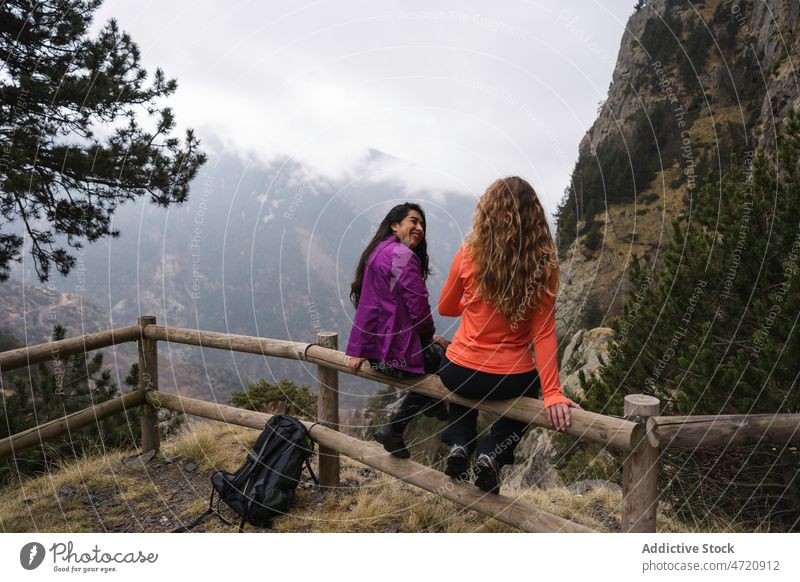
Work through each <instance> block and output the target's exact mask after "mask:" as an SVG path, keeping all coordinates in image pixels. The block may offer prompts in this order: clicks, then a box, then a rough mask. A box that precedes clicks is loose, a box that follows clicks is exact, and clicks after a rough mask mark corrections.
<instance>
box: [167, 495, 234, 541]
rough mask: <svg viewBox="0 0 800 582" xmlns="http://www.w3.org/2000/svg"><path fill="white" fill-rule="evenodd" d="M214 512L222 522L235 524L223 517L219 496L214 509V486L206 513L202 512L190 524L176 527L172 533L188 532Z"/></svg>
mask: <svg viewBox="0 0 800 582" xmlns="http://www.w3.org/2000/svg"><path fill="white" fill-rule="evenodd" d="M212 513H213V514H215V515H216V516H217V517H218V518H219V520H220V521H221V522H222V523H225V524H227V525H233V524H232V523H231V522H229V521H228V520H227V519H225V518H224V517H222V514H221V513H220V512H219V498H217V508H216V509H214V488H213V487H212V488H211V498H210V499H209V500H208V509H206V511H205V513H201V514H200V515H198V516H197V517H196V518H195V520H194V521H193V522H192V523H190V524H188V525H182V526H180V527H177V528H175V529H174V530H172V533H186V532H188V531H191V530H193V529H194V528H196V527H197V526H198V525H200V524H201V523H202V522H203V520H205V518H207V517H208V516H209V515H211V514H212Z"/></svg>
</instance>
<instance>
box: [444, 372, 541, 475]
mask: <svg viewBox="0 0 800 582" xmlns="http://www.w3.org/2000/svg"><path fill="white" fill-rule="evenodd" d="M439 377H440V378H441V379H442V383H443V384H444V385H445V387H446V388H447V389H448V390H450V391H451V392H454V393H455V394H458V395H459V396H463V397H464V398H469V399H472V400H508V399H511V398H518V397H520V396H530V397H531V398H537V397H538V396H539V390H540V388H541V381H540V380H539V373H538V372H537V371H536V370H533V371H531V372H523V373H522V374H489V373H487V372H479V371H477V370H472V369H470V368H465V367H463V366H459V365H458V364H454V363H453V362H451V361H450V360H448V359H447V358H446V357H445V358H444V359H442V365H441V367H440V368H439ZM449 409H450V413H449V414H450V424H449V425H448V427H447V429H445V431H444V433H442V441H443V442H444V443H446V444H448V445H462V446H465V447H467V449H469V450H470V451H473V450H474V451H475V452H476V453H477V454H478V455H480V454H481V453H485V454H487V455H489V456H490V457H492V458H493V459H495V460H496V462H497V463H498V465H499V466H502V465H510V464H512V463H513V462H514V449H515V448H516V447H517V444H519V441H520V440H521V439H522V436H523V435H524V434H525V430H526V429H527V428H528V424H527V423H525V422H521V421H519V420H513V419H510V418H506V417H504V416H501V417H500V418H498V419H497V420H496V421H495V423H494V424H493V425H492V430H491V433H490V434H489V435H488V436H486V437H484V438H482V439H481V440H480V441H478V442H476V441H477V438H478V433H477V428H476V424H477V420H478V411H477V410H476V409H474V408H467V407H466V406H460V405H458V404H453V403H452V402H451V403H450V405H449Z"/></svg>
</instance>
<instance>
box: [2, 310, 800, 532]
mask: <svg viewBox="0 0 800 582" xmlns="http://www.w3.org/2000/svg"><path fill="white" fill-rule="evenodd" d="M316 339H317V341H316V342H315V343H301V342H291V341H283V340H274V339H268V338H259V337H253V336H244V335H236V334H228V333H218V332H211V331H202V330H193V329H185V328H178V327H171V326H160V325H156V320H155V318H154V317H151V316H146V317H141V318H139V323H138V324H137V325H132V326H127V327H122V328H117V329H112V330H108V331H103V332H99V333H93V334H88V335H84V336H81V337H77V338H70V339H65V340H60V341H56V342H49V343H46V344H39V345H36V346H29V347H25V348H20V349H16V350H10V351H7V352H3V353H0V373H2V372H9V371H11V370H14V369H17V368H21V367H26V366H30V365H32V364H35V363H39V362H45V361H48V360H58V359H60V358H62V357H66V356H68V355H73V354H77V353H82V352H88V351H92V350H97V349H101V348H105V347H108V346H112V345H116V344H120V343H124V342H130V341H136V342H137V343H138V347H139V385H138V389H137V390H134V391H132V392H130V393H128V394H125V395H123V396H120V397H117V398H114V399H112V400H109V401H106V402H103V403H101V404H98V405H96V406H92V407H90V408H87V409H85V410H82V411H79V412H76V413H73V414H70V415H67V416H65V417H63V418H60V419H57V420H54V421H51V422H48V423H46V424H42V425H39V426H37V427H35V428H32V429H29V430H26V431H23V432H21V433H18V434H15V435H11V436H9V437H7V438H5V439H2V440H0V459H5V458H6V457H9V456H14V455H17V454H19V453H21V452H22V451H24V450H26V449H29V448H32V447H35V446H40V445H41V444H42V443H44V442H46V441H49V440H52V439H55V438H58V437H60V436H62V435H63V434H66V433H68V432H70V431H74V430H78V429H80V428H82V427H85V426H88V425H90V424H93V423H95V422H97V421H98V420H100V419H103V418H106V417H108V416H111V415H114V414H118V413H120V412H123V411H125V410H127V409H129V408H132V407H136V406H142V407H143V414H142V420H141V423H142V424H141V433H142V452H147V451H158V449H159V447H160V442H159V432H158V423H157V409H158V408H164V409H168V410H173V411H179V412H184V413H186V414H191V415H195V416H200V417H204V418H209V419H213V420H219V421H223V422H227V423H231V424H237V425H240V426H246V427H251V428H257V429H261V428H263V426H264V424H265V422H266V420H267V419H268V418H269V417H270V416H271V415H269V414H263V413H259V412H252V411H246V410H241V409H238V408H234V407H231V406H226V405H222V404H218V403H211V402H205V401H202V400H197V399H193V398H186V397H181V396H176V395H171V394H165V393H163V392H160V391H159V390H158V350H157V342H159V341H167V342H175V343H182V344H188V345H196V346H202V347H206V348H217V349H223V350H230V351H235V352H243V353H250V354H258V355H262V356H272V357H279V358H286V359H293V360H299V361H305V362H309V363H313V364H316V365H317V387H318V391H319V395H318V410H317V416H318V419H317V422H313V423H312V422H305V423H304V424H305V425H306V427H307V428H308V429H309V434H310V435H311V437H312V438H313V439H314V440H315V441H317V442H318V443H319V473H320V474H319V478H320V486H321V487H322V488H323V489H331V488H335V487H338V485H339V454H344V455H347V456H348V457H350V458H352V459H355V460H357V461H359V462H361V463H364V464H365V465H368V466H370V467H373V468H375V469H378V470H380V471H383V472H385V473H388V474H390V475H392V476H394V477H397V478H399V479H402V480H403V481H406V482H408V483H410V484H412V485H415V486H417V487H420V488H422V489H424V490H426V491H430V492H433V493H435V494H437V495H440V496H442V497H444V498H446V499H449V500H451V501H453V502H455V503H457V504H459V505H463V506H465V507H468V508H470V509H473V510H475V511H478V512H480V513H483V514H485V515H489V516H491V517H493V518H495V519H498V520H499V521H502V522H504V523H507V524H509V525H512V526H514V527H517V528H519V529H521V530H523V531H534V532H542V531H544V532H554V531H559V532H588V531H592V530H590V529H589V528H586V527H584V526H582V525H580V524H577V523H574V522H572V521H569V520H566V519H564V518H562V517H559V516H556V515H552V514H550V513H547V512H545V511H542V510H540V509H537V508H534V507H531V506H529V505H526V504H523V503H521V502H519V501H517V500H515V499H511V498H508V497H505V496H503V495H491V494H486V493H485V492H483V491H481V490H480V489H478V488H477V487H475V486H474V485H471V484H469V483H461V482H457V481H454V480H452V479H450V478H448V477H446V476H445V475H444V474H443V473H440V472H439V471H436V470H434V469H431V468H429V467H426V466H424V465H420V464H418V463H415V462H413V461H411V460H402V459H397V458H395V457H393V456H391V455H390V454H388V453H386V452H385V451H384V450H383V448H382V447H379V446H378V445H376V444H373V443H367V442H363V441H360V440H358V439H356V438H353V437H350V436H348V435H345V434H343V433H340V432H338V428H339V405H338V373H339V372H345V373H350V374H352V373H353V372H352V370H351V369H350V368H349V366H348V358H347V356H346V355H345V354H343V353H342V352H339V351H337V349H336V348H337V335H336V334H335V333H331V332H325V333H320V334H318V336H317V338H316ZM357 375H358V376H360V377H364V378H367V379H370V380H374V381H376V382H380V383H382V384H390V385H394V386H397V387H401V388H408V389H409V390H412V391H413V392H417V393H419V394H424V395H426V396H431V397H434V398H437V399H440V400H445V401H448V402H453V403H456V404H461V405H464V406H468V407H472V408H477V409H478V410H483V411H486V412H490V413H494V414H502V415H503V416H506V417H509V418H513V419H515V420H520V421H523V422H526V423H528V424H531V425H533V426H540V427H544V428H551V426H550V423H549V420H548V418H547V416H546V414H545V412H544V405H543V403H542V402H541V401H540V400H536V399H532V398H518V399H515V400H512V401H493V402H487V401H480V402H478V401H473V400H467V399H465V398H461V397H459V396H456V395H455V394H453V393H452V392H450V391H449V390H447V389H446V388H445V387H444V386H443V385H442V383H441V381H440V380H439V378H438V377H437V376H434V375H425V376H420V377H419V378H414V379H405V380H400V379H395V378H389V377H387V376H384V375H382V374H380V373H378V372H376V371H374V370H372V369H371V368H367V367H365V368H364V369H362V370H360V371H359V372H358V373H357ZM659 407H660V403H659V401H658V400H657V399H656V398H653V397H651V396H644V395H638V394H635V395H629V396H626V398H625V418H616V417H612V416H605V415H602V414H596V413H593V412H589V411H585V410H573V411H572V423H571V426H570V427H569V428H567V431H566V432H567V433H568V434H571V435H573V436H576V437H578V438H585V439H589V440H592V441H594V442H596V443H600V444H602V445H608V446H612V447H615V448H617V449H620V450H622V451H624V452H625V457H624V460H623V497H622V528H623V530H624V531H628V532H655V531H656V508H657V500H658V488H657V483H658V461H659V454H660V451H661V450H664V449H665V448H668V447H672V448H691V449H697V448H701V447H710V446H717V445H720V444H729V443H734V444H753V443H762V444H763V443H772V444H775V445H787V444H797V443H799V442H800V431H799V430H798V426H800V415H798V414H776V415H727V416H685V417H674V416H670V417H662V416H659Z"/></svg>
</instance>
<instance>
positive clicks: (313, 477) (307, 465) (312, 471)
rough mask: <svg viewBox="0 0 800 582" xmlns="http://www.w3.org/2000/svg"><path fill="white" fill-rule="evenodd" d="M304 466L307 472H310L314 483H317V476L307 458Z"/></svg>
mask: <svg viewBox="0 0 800 582" xmlns="http://www.w3.org/2000/svg"><path fill="white" fill-rule="evenodd" d="M306 467H308V472H309V473H311V478H312V479H313V480H314V484H315V485H319V479H317V476H316V475H315V474H314V469H312V468H311V463H309V462H308V459H306Z"/></svg>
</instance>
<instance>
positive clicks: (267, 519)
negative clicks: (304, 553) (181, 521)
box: [175, 415, 317, 531]
mask: <svg viewBox="0 0 800 582" xmlns="http://www.w3.org/2000/svg"><path fill="white" fill-rule="evenodd" d="M313 453H314V441H312V440H311V437H310V436H309V434H308V429H306V427H305V426H304V425H303V423H301V422H300V421H299V420H297V419H296V418H294V417H291V416H281V415H277V416H273V417H272V418H270V419H269V420H268V421H267V424H266V426H265V427H264V430H263V432H262V433H261V434H260V435H259V437H258V439H257V440H256V444H255V445H253V449H252V450H251V451H250V452H249V453H248V454H247V459H246V460H245V462H244V465H242V466H241V467H239V469H238V470H237V471H236V472H235V473H226V472H224V471H217V472H216V473H214V474H213V475H212V476H211V485H212V487H213V489H212V491H211V501H210V502H209V506H208V510H207V511H206V513H204V514H203V515H201V516H200V517H199V518H197V519H196V520H195V521H194V522H192V523H191V524H190V525H188V526H184V527H181V528H178V529H177V530H175V531H188V530H190V529H192V528H193V527H195V526H196V525H197V524H199V523H200V522H201V521H202V520H203V519H204V518H205V517H206V516H207V515H209V514H211V513H216V514H217V516H218V517H219V518H220V519H221V520H222V521H224V522H225V523H227V524H229V525H233V524H231V523H230V522H229V521H227V520H226V519H225V518H223V517H222V515H220V513H219V501H217V509H216V510H215V509H214V493H215V492H216V493H217V494H218V495H219V499H221V500H222V501H224V502H225V504H226V505H227V506H228V507H230V508H231V509H232V510H233V511H234V512H236V514H237V515H239V516H240V517H241V521H240V522H239V531H243V529H244V522H245V521H247V522H248V523H250V524H251V525H254V526H257V527H270V526H271V525H272V518H273V517H275V516H276V515H284V514H286V513H287V512H288V511H289V507H290V506H291V504H292V501H293V500H294V493H295V489H296V488H297V485H298V483H299V482H300V474H301V473H302V472H303V465H305V466H306V467H308V471H309V473H311V477H312V478H313V479H314V482H315V483H316V482H317V478H316V476H315V475H314V472H313V471H312V470H311V465H310V464H309V462H308V459H309V457H311V455H312V454H313Z"/></svg>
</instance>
